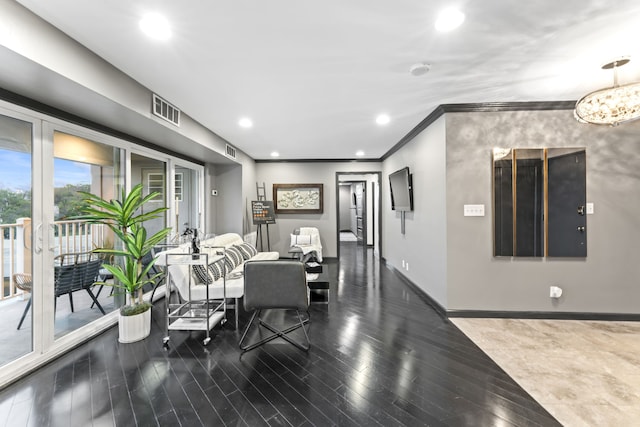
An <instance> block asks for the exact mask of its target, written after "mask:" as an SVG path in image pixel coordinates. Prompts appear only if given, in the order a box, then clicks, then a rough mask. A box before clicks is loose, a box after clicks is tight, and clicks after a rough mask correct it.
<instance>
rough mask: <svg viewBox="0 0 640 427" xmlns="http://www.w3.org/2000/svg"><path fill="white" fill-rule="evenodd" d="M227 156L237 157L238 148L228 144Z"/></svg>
mask: <svg viewBox="0 0 640 427" xmlns="http://www.w3.org/2000/svg"><path fill="white" fill-rule="evenodd" d="M227 157H231V158H232V159H235V158H236V149H235V148H233V147H232V146H230V145H229V144H227Z"/></svg>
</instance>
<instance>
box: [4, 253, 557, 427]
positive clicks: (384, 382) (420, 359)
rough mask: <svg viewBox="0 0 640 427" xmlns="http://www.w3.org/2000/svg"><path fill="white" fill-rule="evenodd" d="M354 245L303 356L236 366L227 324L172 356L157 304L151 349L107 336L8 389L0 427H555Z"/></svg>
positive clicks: (333, 264) (277, 345) (255, 356)
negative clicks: (205, 340)
mask: <svg viewBox="0 0 640 427" xmlns="http://www.w3.org/2000/svg"><path fill="white" fill-rule="evenodd" d="M345 245H351V246H341V255H342V259H341V260H340V262H337V261H336V260H330V261H329V262H328V263H327V266H328V268H329V271H330V273H331V276H332V285H331V303H330V304H329V305H328V306H326V305H314V306H312V307H311V310H310V313H311V329H310V331H309V336H310V339H311V343H312V347H311V350H310V351H309V352H308V353H304V352H301V351H299V350H297V349H295V348H293V347H292V346H290V345H288V344H285V343H282V342H278V341H274V342H272V343H271V344H268V345H266V346H263V347H261V348H260V349H257V350H254V351H251V352H248V353H246V354H244V355H242V356H241V353H240V351H239V350H238V347H237V342H238V338H239V333H238V331H237V330H236V329H235V328H234V325H233V324H232V321H230V322H228V323H227V325H226V326H225V327H224V328H222V329H221V328H219V327H216V329H214V331H215V336H214V338H213V340H212V342H211V343H210V344H209V345H208V347H206V348H204V347H203V346H202V345H201V336H200V335H199V334H198V333H194V334H193V336H191V335H190V334H189V333H186V332H185V333H180V332H176V333H172V338H171V343H172V344H171V348H170V349H169V350H168V351H164V350H163V349H162V335H163V331H162V325H163V323H164V315H163V313H162V311H163V310H162V308H163V307H164V305H163V304H162V301H160V302H159V303H156V305H155V307H154V312H153V327H152V335H151V336H150V337H149V338H147V339H146V340H144V341H143V342H140V343H135V344H128V345H123V344H119V343H118V342H117V329H116V328H112V329H110V330H109V331H107V332H106V333H104V334H102V335H100V336H98V337H97V338H95V339H93V340H91V341H90V342H88V343H86V344H84V345H82V346H80V347H78V348H77V349H75V350H73V351H72V352H70V353H68V354H66V355H65V356H62V357H61V358H59V359H57V360H55V361H54V362H52V363H50V364H49V365H47V366H45V367H43V368H42V369H40V370H38V371H37V372H35V373H33V374H32V375H30V376H27V377H26V378H23V379H22V380H20V381H19V382H17V383H15V384H13V385H12V386H10V387H8V388H6V389H5V390H3V391H2V392H1V393H0V425H2V426H4V425H7V426H8V425H10V426H12V427H13V426H26V425H38V426H48V425H72V426H85V425H91V424H92V423H93V425H96V426H97V425H100V426H103V425H118V426H131V425H138V426H143V425H144V426H147V425H171V426H176V425H182V426H193V425H248V426H257V425H293V426H302V425H307V426H308V425H318V426H329V425H338V426H348V425H363V426H372V425H380V426H390V425H406V426H416V425H431V426H465V425H467V426H480V425H501V426H511V425H540V426H554V425H559V424H558V423H557V422H556V421H555V420H554V419H553V418H552V417H551V416H550V415H549V414H548V413H547V412H546V411H545V410H544V409H543V408H542V407H541V406H540V405H539V404H538V403H536V402H535V401H534V400H533V399H532V398H531V397H530V396H529V395H528V394H527V393H526V392H525V391H524V390H523V389H522V388H521V387H520V386H518V385H517V384H516V383H515V382H514V381H513V380H512V379H511V378H510V377H509V376H508V375H507V374H505V373H504V371H503V370H502V369H500V368H499V367H498V366H497V365H496V364H495V363H494V362H493V361H492V360H491V359H490V358H489V357H488V356H486V355H485V354H484V353H483V352H482V351H481V350H480V349H479V348H478V347H477V346H476V345H475V344H473V343H472V342H471V341H470V340H469V339H468V338H466V337H465V336H464V334H462V333H461V332H460V331H459V330H458V329H457V328H456V327H455V326H454V325H453V324H452V323H450V322H449V321H448V320H446V319H443V318H442V317H440V315H439V314H438V313H436V312H435V311H434V310H433V309H432V308H431V307H430V306H429V305H427V304H425V302H424V301H422V300H421V299H420V298H419V297H418V296H417V295H416V294H415V293H414V292H413V291H411V290H410V289H409V288H408V287H407V286H406V285H405V284H404V283H403V282H402V280H400V279H399V277H398V276H397V275H396V274H395V273H394V272H393V271H392V270H390V269H389V268H387V267H386V266H384V265H381V264H380V262H379V261H378V260H377V259H374V258H373V256H372V251H371V250H363V249H362V248H361V247H360V248H356V245H355V244H353V243H346V244H345ZM352 248H353V249H352ZM232 314H233V313H231V316H229V317H230V319H231V318H232ZM247 319H248V314H247V313H241V317H240V323H241V326H242V325H244V324H245V322H246V321H247Z"/></svg>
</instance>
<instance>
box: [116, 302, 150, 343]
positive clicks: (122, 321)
mask: <svg viewBox="0 0 640 427" xmlns="http://www.w3.org/2000/svg"><path fill="white" fill-rule="evenodd" d="M118 331H119V332H120V335H119V337H118V341H119V342H121V343H129V342H136V341H140V340H143V339H145V338H146V337H148V336H149V334H150V333H151V308H149V310H147V311H145V312H144V313H140V314H136V315H135V316H123V315H121V314H120V315H119V317H118Z"/></svg>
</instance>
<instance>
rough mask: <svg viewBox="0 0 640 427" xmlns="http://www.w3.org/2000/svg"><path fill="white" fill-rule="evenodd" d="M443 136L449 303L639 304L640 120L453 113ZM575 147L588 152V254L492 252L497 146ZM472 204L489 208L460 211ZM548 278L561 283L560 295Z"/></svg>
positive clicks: (532, 306) (495, 306) (619, 309)
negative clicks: (589, 121) (475, 213)
mask: <svg viewBox="0 0 640 427" xmlns="http://www.w3.org/2000/svg"><path fill="white" fill-rule="evenodd" d="M446 133H447V154H446V156H447V160H446V165H447V185H446V188H447V205H446V206H447V271H448V283H447V285H448V286H447V287H448V303H447V305H446V307H447V308H448V309H449V310H465V309H467V310H508V311H510V310H514V311H521V310H522V311H529V310H531V311H565V312H594V313H638V312H639V311H640V285H639V278H640V262H639V261H640V254H639V253H638V243H639V242H640V221H639V218H640V200H639V199H638V196H639V195H640V123H638V122H636V123H630V124H626V125H622V126H619V127H615V128H611V127H597V126H592V125H585V124H580V123H578V122H576V121H575V120H574V118H573V114H572V111H538V112H535V111H533V112H500V113H450V114H447V115H446ZM418 143H420V142H418ZM575 146H584V147H586V149H587V201H588V202H592V203H594V206H595V213H594V214H593V215H588V216H587V229H588V242H587V245H588V247H587V251H588V252H587V253H588V256H587V258H582V259H557V258H555V259H554V258H545V259H532V258H529V259H527V258H524V259H521V258H494V257H493V256H492V189H491V185H492V184H491V150H492V148H493V147H519V148H543V147H549V148H551V147H575ZM470 203H472V204H479V203H482V204H484V205H485V211H486V215H485V216H484V217H464V216H463V215H462V209H463V205H464V204H470ZM424 279H425V280H426V279H427V277H425V278H424ZM550 285H557V286H560V287H562V288H563V290H564V293H563V296H562V298H561V299H560V300H559V301H556V300H552V299H551V298H549V286H550Z"/></svg>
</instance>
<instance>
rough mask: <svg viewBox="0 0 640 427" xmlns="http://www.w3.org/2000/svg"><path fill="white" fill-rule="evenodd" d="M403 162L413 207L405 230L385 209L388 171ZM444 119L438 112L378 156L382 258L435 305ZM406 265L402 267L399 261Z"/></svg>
mask: <svg viewBox="0 0 640 427" xmlns="http://www.w3.org/2000/svg"><path fill="white" fill-rule="evenodd" d="M405 166H409V169H410V172H411V173H412V174H413V194H414V210H413V212H407V213H406V218H405V234H404V235H403V234H401V232H400V213H398V212H395V211H392V210H391V196H390V195H389V174H390V173H393V172H395V171H396V170H398V169H400V168H403V167H405ZM445 167H446V157H445V119H444V117H441V118H440V119H438V120H437V121H436V122H435V123H433V124H432V125H431V126H429V127H428V128H427V129H425V130H424V131H423V132H422V133H420V134H419V135H418V136H417V137H416V138H414V139H413V140H412V141H411V142H410V143H409V144H407V145H405V146H404V147H402V148H401V149H400V150H398V151H397V152H396V153H394V154H393V155H392V156H390V157H389V158H388V159H386V160H385V161H384V167H383V172H382V182H381V185H380V187H381V189H382V192H381V197H382V212H381V216H382V221H383V222H382V234H383V237H382V245H383V256H384V257H385V258H386V260H387V262H388V263H389V264H391V265H393V266H394V267H395V268H396V269H398V270H400V271H402V274H404V275H405V276H406V277H407V278H409V279H410V280H411V281H412V282H413V283H415V284H416V285H418V286H419V287H420V288H421V289H422V290H424V291H425V292H426V293H427V294H429V295H430V296H431V297H432V298H433V299H435V300H436V301H437V302H438V303H439V304H441V305H442V306H444V307H446V306H447V304H448V302H447V301H448V296H447V211H446V197H447V194H446V190H447V186H446V169H445ZM403 260H404V261H405V266H406V262H408V263H409V269H408V270H407V269H406V268H403V267H402V261H403Z"/></svg>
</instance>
